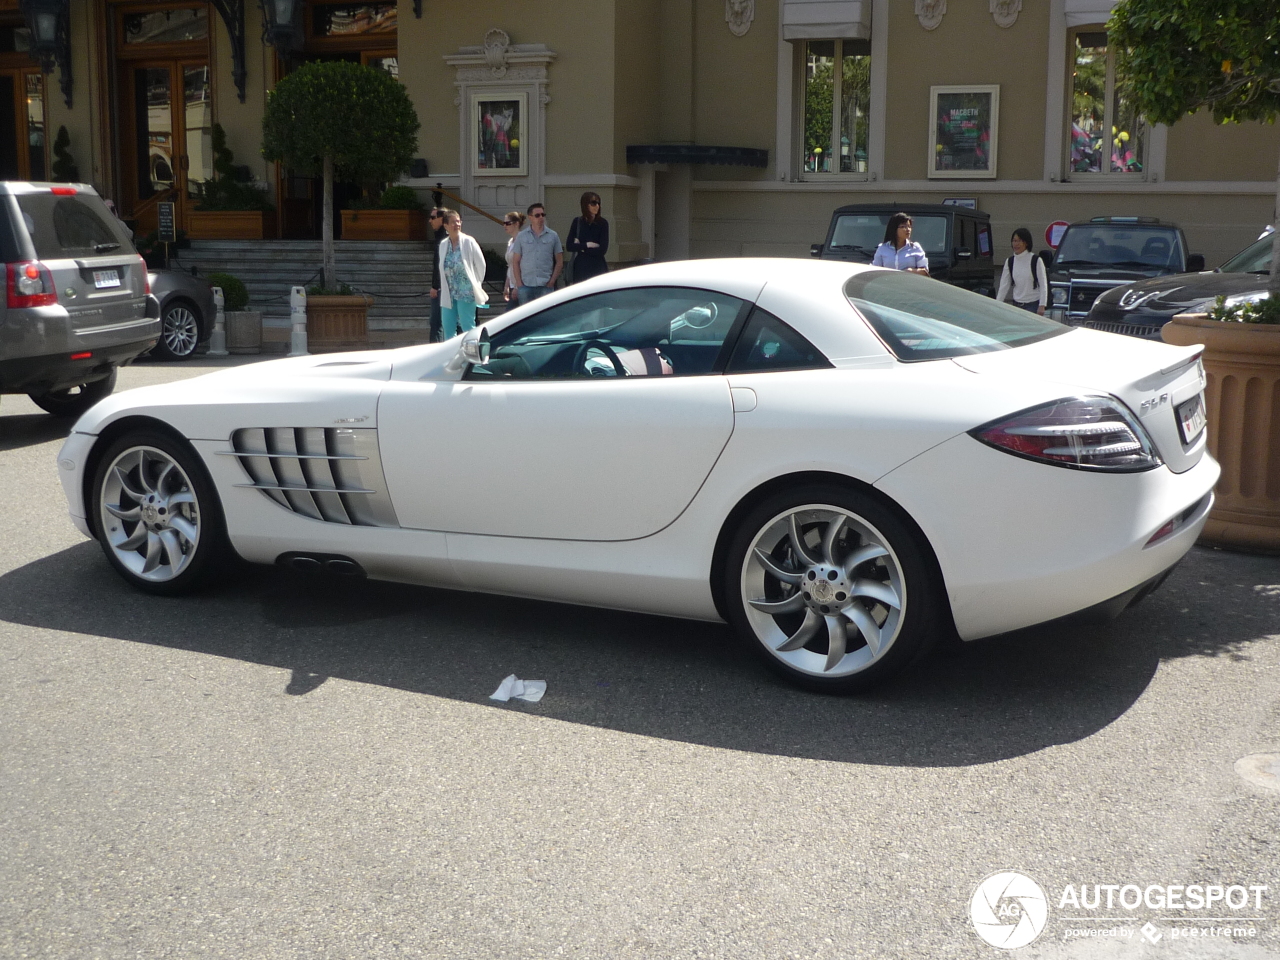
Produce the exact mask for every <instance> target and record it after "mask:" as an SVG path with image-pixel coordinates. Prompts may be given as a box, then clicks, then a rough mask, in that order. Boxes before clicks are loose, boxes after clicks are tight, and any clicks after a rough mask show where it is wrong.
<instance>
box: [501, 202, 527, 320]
mask: <svg viewBox="0 0 1280 960" xmlns="http://www.w3.org/2000/svg"><path fill="white" fill-rule="evenodd" d="M524 221H525V216H524V214H523V213H521V212H520V211H519V210H512V211H511V212H510V213H508V214H507V215H506V216H505V217H503V218H502V229H503V230H505V231H507V279H506V281H505V282H504V283H503V284H502V299H503V300H505V301H507V303H511V302H512V301H513V300H516V299H517V298H518V296H519V292H518V291H517V290H516V281H515V273H514V271H512V269H511V254H512V248H513V247H514V246H515V243H516V234H518V233H519V232H520V231H521V230H523V229H524Z"/></svg>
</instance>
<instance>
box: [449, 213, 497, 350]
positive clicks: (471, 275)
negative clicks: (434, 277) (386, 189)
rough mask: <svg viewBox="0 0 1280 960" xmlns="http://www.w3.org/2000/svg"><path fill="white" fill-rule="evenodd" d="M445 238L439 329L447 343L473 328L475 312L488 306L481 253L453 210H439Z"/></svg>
mask: <svg viewBox="0 0 1280 960" xmlns="http://www.w3.org/2000/svg"><path fill="white" fill-rule="evenodd" d="M440 212H441V213H442V214H444V229H445V232H446V233H447V234H448V236H446V237H445V238H444V239H443V240H441V241H440V248H439V249H438V250H437V251H436V256H437V257H439V258H440V279H441V284H440V327H441V330H442V332H443V338H444V339H445V340H449V339H451V338H453V337H455V336H457V334H458V332H459V331H460V330H461V331H467V330H470V329H471V328H472V327H474V326H475V325H476V308H477V307H478V306H479V305H480V304H482V303H488V302H489V295H488V294H487V293H485V292H484V287H483V286H482V284H483V282H484V272H485V262H484V251H482V250H481V249H480V244H478V243H476V240H475V237H470V236H468V235H467V234H465V233H463V232H462V216H461V215H460V214H459V213H458V211H456V210H448V209H441V211H440Z"/></svg>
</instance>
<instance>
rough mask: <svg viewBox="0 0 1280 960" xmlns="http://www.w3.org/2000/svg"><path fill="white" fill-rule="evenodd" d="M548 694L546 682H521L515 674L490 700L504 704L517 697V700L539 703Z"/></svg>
mask: <svg viewBox="0 0 1280 960" xmlns="http://www.w3.org/2000/svg"><path fill="white" fill-rule="evenodd" d="M546 692H547V681H545V680H521V679H520V678H519V677H517V676H516V675H515V674H514V673H513V674H511V676H509V677H507V678H506V679H505V680H503V681H502V682H501V683H500V684H498V689H497V690H495V691H493V693H491V694H489V699H490V700H501V701H502V702H503V703H505V702H506V701H508V700H510V699H511V698H512V697H515V698H516V699H517V700H528V701H529V702H530V703H537V702H538V701H539V700H541V699H542V695H543V694H544V693H546Z"/></svg>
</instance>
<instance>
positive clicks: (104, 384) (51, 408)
mask: <svg viewBox="0 0 1280 960" xmlns="http://www.w3.org/2000/svg"><path fill="white" fill-rule="evenodd" d="M115 388H116V368H115V367H112V368H111V374H110V376H108V377H106V378H104V379H102V380H94V381H93V382H92V383H84V384H81V385H80V386H78V387H69V388H68V389H66V390H51V391H49V392H48V393H30V394H27V396H29V397H30V398H31V400H32V402H33V403H35V405H36V406H37V407H39V408H40V409H41V410H45V411H48V412H49V413H52V414H53V415H54V416H55V417H78V416H80V414H82V413H84V412H85V411H86V410H88V409H89V408H90V407H92V406H93V405H94V404H95V403H97V402H98V401H99V400H101V399H102V398H103V397H108V396H110V395H111V391H112V390H114V389H115Z"/></svg>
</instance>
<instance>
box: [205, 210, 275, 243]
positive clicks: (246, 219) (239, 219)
mask: <svg viewBox="0 0 1280 960" xmlns="http://www.w3.org/2000/svg"><path fill="white" fill-rule="evenodd" d="M187 236H188V237H190V238H191V239H192V240H261V239H262V236H263V230H262V211H261V210H192V211H191V212H190V213H188V214H187Z"/></svg>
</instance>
